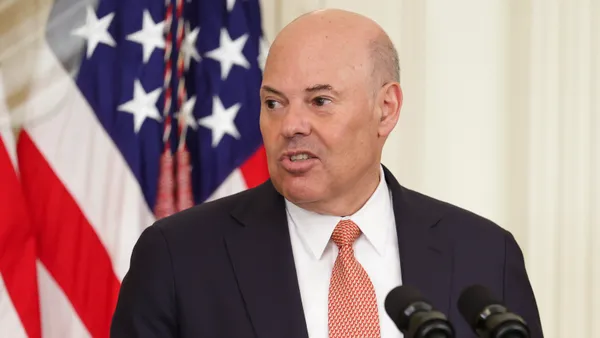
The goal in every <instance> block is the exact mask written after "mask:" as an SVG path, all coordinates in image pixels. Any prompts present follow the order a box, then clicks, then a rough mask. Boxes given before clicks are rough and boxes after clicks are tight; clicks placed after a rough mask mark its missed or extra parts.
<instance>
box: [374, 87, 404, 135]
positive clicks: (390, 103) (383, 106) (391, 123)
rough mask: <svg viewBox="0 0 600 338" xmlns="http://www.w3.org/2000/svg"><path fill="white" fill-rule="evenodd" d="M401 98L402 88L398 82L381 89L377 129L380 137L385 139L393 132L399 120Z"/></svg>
mask: <svg viewBox="0 0 600 338" xmlns="http://www.w3.org/2000/svg"><path fill="white" fill-rule="evenodd" d="M402 98H403V97H402V88H400V84H399V83H398V82H391V83H388V84H386V85H385V86H383V87H382V88H381V90H380V99H379V105H380V106H379V111H380V112H381V116H380V121H379V129H378V132H379V136H380V137H387V136H388V135H389V134H390V133H391V132H392V130H394V127H395V126H396V123H397V122H398V119H399V118H400V108H401V107H402Z"/></svg>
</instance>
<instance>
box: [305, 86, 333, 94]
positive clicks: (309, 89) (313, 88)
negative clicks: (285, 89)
mask: <svg viewBox="0 0 600 338" xmlns="http://www.w3.org/2000/svg"><path fill="white" fill-rule="evenodd" d="M304 91H305V92H307V93H314V92H321V91H330V92H333V93H334V94H338V92H337V91H336V90H335V89H333V86H331V85H330V84H316V85H314V86H311V87H307V88H306V89H304Z"/></svg>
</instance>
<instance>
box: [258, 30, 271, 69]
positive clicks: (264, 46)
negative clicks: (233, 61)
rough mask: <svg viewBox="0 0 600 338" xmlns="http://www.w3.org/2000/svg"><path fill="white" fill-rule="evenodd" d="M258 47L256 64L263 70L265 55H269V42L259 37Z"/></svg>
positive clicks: (265, 60)
mask: <svg viewBox="0 0 600 338" xmlns="http://www.w3.org/2000/svg"><path fill="white" fill-rule="evenodd" d="M259 49H260V50H259V53H258V65H259V66H260V69H261V70H265V63H266V62H267V56H268V55H269V43H268V42H267V39H265V38H264V37H261V38H260V45H259Z"/></svg>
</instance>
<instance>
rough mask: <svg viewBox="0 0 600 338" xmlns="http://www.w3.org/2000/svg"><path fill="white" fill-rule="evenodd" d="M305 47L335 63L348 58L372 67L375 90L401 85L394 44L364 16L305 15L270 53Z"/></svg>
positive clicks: (333, 11) (286, 30)
mask: <svg viewBox="0 0 600 338" xmlns="http://www.w3.org/2000/svg"><path fill="white" fill-rule="evenodd" d="M306 44H308V45H313V46H315V47H316V48H318V49H317V50H316V51H323V52H324V51H328V52H329V55H323V57H331V58H332V59H334V60H335V61H336V62H337V61H342V60H341V59H346V58H349V59H351V60H352V61H353V62H355V63H356V64H357V66H358V65H360V66H369V71H370V72H369V74H368V76H369V78H370V79H371V82H372V84H373V85H374V86H375V87H376V88H375V89H378V88H379V87H380V86H381V85H382V84H384V83H389V82H400V66H399V58H398V52H397V50H396V48H395V47H394V44H393V43H392V41H391V39H390V38H389V36H388V35H387V34H386V33H385V31H384V30H383V29H382V28H381V27H380V26H379V25H378V24H377V23H376V22H375V21H373V20H371V19H370V18H367V17H365V16H363V15H360V14H357V13H354V12H349V11H345V10H340V9H324V10H317V11H313V12H310V13H307V14H304V15H302V16H300V17H298V18H296V19H295V20H294V21H292V22H291V23H290V24H288V25H287V26H286V27H284V28H283V29H282V31H281V32H280V33H279V35H278V36H277V38H276V39H275V41H274V42H273V44H272V46H271V51H270V53H269V54H271V53H276V52H277V49H278V48H285V49H295V48H303V47H305V46H306ZM317 46H318V47H317ZM360 58H363V59H362V60H360Z"/></svg>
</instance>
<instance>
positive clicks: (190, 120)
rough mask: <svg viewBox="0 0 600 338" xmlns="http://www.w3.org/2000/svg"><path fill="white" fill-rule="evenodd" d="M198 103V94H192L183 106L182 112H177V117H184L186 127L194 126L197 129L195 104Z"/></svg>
mask: <svg viewBox="0 0 600 338" xmlns="http://www.w3.org/2000/svg"><path fill="white" fill-rule="evenodd" d="M195 105H196V96H192V97H191V98H190V99H189V100H187V101H186V102H185V103H184V104H183V107H182V108H181V112H179V113H178V114H177V119H182V120H183V123H184V126H185V128H187V127H188V126H189V127H192V129H194V130H197V129H198V124H197V123H196V119H195V118H194V106H195Z"/></svg>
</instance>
